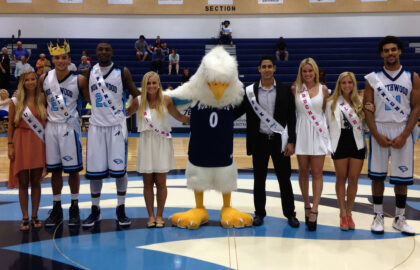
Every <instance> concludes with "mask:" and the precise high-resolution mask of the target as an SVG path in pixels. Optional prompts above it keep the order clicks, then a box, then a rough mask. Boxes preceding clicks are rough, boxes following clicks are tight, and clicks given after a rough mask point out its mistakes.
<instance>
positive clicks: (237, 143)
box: [0, 137, 420, 181]
mask: <svg viewBox="0 0 420 270" xmlns="http://www.w3.org/2000/svg"><path fill="white" fill-rule="evenodd" d="M245 140H246V139H245V138H242V137H238V138H235V139H234V150H233V156H234V159H235V162H236V165H237V167H238V169H252V160H251V157H250V156H247V155H246V146H245V143H246V141H245ZM188 141H189V138H188V137H175V138H174V139H173V143H174V150H175V162H176V165H177V168H178V169H185V166H186V164H187V158H188V156H187V153H188ZM137 142H138V137H130V138H129V140H128V171H135V170H136V162H137ZM414 156H415V160H414V177H415V178H416V179H420V165H419V162H420V143H417V144H416V146H415V150H414ZM83 160H84V161H86V138H83ZM269 168H273V165H272V163H271V160H270V164H269ZM367 168H368V162H367V160H365V162H364V164H363V169H362V173H363V174H366V173H367ZM292 169H296V170H297V169H298V163H297V158H296V156H295V155H294V156H292ZM324 171H334V164H333V161H332V159H331V157H330V156H329V155H328V156H327V157H326V159H325V164H324ZM84 173H85V171H83V172H82V174H84ZM8 175H9V160H8V157H7V138H6V137H0V181H7V179H8Z"/></svg>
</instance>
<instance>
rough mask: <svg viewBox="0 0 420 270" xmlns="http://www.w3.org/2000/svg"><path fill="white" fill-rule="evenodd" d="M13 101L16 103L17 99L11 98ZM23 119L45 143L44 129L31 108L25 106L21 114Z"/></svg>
mask: <svg viewBox="0 0 420 270" xmlns="http://www.w3.org/2000/svg"><path fill="white" fill-rule="evenodd" d="M12 101H13V103H14V104H15V105H16V102H17V100H16V99H12ZM22 118H23V120H25V122H26V123H27V124H28V126H30V127H31V129H32V131H33V132H35V134H36V135H37V136H38V137H39V138H40V139H41V141H42V142H43V143H45V139H44V138H45V130H44V127H43V126H42V124H41V123H40V122H39V121H38V119H37V118H36V117H35V116H34V115H33V114H32V112H31V110H30V109H29V107H28V106H26V108H25V110H24V111H23V114H22Z"/></svg>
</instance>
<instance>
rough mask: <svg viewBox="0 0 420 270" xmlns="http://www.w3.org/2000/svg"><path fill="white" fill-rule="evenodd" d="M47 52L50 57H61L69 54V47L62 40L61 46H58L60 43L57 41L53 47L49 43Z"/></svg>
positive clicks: (65, 41)
mask: <svg viewBox="0 0 420 270" xmlns="http://www.w3.org/2000/svg"><path fill="white" fill-rule="evenodd" d="M48 50H49V51H50V55H62V54H66V53H69V52H70V45H69V44H68V43H67V40H64V43H63V45H60V41H59V40H58V39H57V45H56V46H55V47H54V44H53V43H52V42H51V41H50V45H49V46H48Z"/></svg>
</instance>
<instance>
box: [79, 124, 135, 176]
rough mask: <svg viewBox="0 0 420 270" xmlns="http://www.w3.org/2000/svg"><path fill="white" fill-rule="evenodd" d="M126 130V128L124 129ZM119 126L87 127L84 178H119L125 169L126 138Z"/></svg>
mask: <svg viewBox="0 0 420 270" xmlns="http://www.w3.org/2000/svg"><path fill="white" fill-rule="evenodd" d="M125 128H126V127H125ZM122 129H123V127H122V126H121V125H115V126H109V127H103V126H95V125H92V124H91V125H89V131H88V140H87V153H86V156H87V158H86V178H88V179H91V180H95V179H103V178H106V177H108V175H110V176H111V177H115V178H119V177H122V176H124V175H125V173H126V169H127V138H124V133H125V134H127V132H126V131H124V132H123V130H122Z"/></svg>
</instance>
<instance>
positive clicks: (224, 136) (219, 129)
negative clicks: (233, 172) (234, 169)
mask: <svg viewBox="0 0 420 270" xmlns="http://www.w3.org/2000/svg"><path fill="white" fill-rule="evenodd" d="M190 125H191V128H190V132H191V134H190V143H189V146H188V159H189V161H190V162H191V163H192V164H194V165H196V166H201V167H225V166H229V165H231V164H232V161H233V159H232V152H233V107H232V106H231V105H228V106H226V107H224V108H221V109H217V108H213V107H210V106H207V105H204V104H200V103H199V102H198V103H197V104H196V105H195V106H194V107H192V108H191V119H190Z"/></svg>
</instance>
